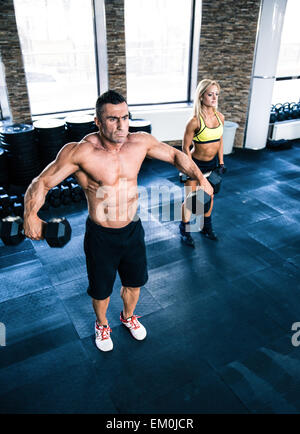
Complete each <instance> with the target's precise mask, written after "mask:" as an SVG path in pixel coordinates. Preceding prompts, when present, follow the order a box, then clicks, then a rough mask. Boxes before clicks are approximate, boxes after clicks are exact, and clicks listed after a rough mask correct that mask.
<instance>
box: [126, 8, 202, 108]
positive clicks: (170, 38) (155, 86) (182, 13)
mask: <svg viewBox="0 0 300 434" xmlns="http://www.w3.org/2000/svg"><path fill="white" fill-rule="evenodd" d="M193 9H194V1H192V0H185V1H182V0H151V1H149V0H125V40H126V70H127V101H128V103H129V104H131V105H138V104H155V103H168V102H184V101H188V100H189V99H190V95H189V93H190V79H191V74H190V67H191V52H192V46H191V45H192V39H193V35H192V30H193V26H192V23H193Z"/></svg>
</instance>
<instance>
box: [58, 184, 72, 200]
mask: <svg viewBox="0 0 300 434" xmlns="http://www.w3.org/2000/svg"><path fill="white" fill-rule="evenodd" d="M60 192H61V201H62V203H63V204H64V205H68V204H69V203H71V202H72V199H71V193H70V187H69V186H68V185H63V184H62V185H61V187H60Z"/></svg>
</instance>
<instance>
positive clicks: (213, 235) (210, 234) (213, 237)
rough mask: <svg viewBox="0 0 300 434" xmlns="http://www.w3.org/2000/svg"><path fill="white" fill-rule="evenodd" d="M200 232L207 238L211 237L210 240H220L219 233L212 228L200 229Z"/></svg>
mask: <svg viewBox="0 0 300 434" xmlns="http://www.w3.org/2000/svg"><path fill="white" fill-rule="evenodd" d="M200 234H202V235H204V236H205V237H206V238H209V239H210V240H213V241H218V237H217V234H216V233H215V232H214V231H213V229H212V228H203V229H202V230H201V231H200Z"/></svg>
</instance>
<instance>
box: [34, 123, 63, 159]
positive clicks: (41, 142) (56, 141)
mask: <svg viewBox="0 0 300 434" xmlns="http://www.w3.org/2000/svg"><path fill="white" fill-rule="evenodd" d="M33 126H34V129H35V132H36V137H37V141H38V147H39V151H40V155H41V160H42V164H43V167H46V166H47V165H48V164H49V163H51V161H53V160H55V158H56V155H57V153H58V152H59V151H60V149H61V148H62V147H63V146H64V145H65V144H66V143H67V132H66V126H65V122H64V120H61V119H44V120H40V121H36V122H34V123H33Z"/></svg>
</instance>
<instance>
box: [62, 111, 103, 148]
mask: <svg viewBox="0 0 300 434" xmlns="http://www.w3.org/2000/svg"><path fill="white" fill-rule="evenodd" d="M65 122H66V127H67V137H68V142H80V140H82V139H83V137H84V136H86V135H87V134H90V133H94V132H96V131H98V128H97V126H96V124H95V122H94V118H93V116H88V115H83V116H73V117H72V116H70V117H68V118H66V119H65Z"/></svg>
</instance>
